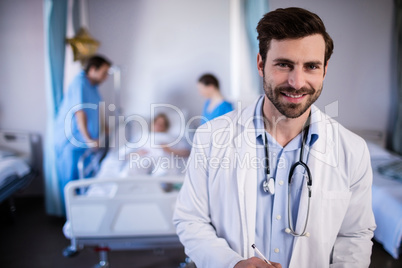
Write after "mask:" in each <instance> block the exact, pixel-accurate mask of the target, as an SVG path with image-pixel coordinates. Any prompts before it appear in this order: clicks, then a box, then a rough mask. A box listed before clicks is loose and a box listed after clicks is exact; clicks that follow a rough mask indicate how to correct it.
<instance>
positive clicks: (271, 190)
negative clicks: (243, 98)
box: [173, 8, 375, 268]
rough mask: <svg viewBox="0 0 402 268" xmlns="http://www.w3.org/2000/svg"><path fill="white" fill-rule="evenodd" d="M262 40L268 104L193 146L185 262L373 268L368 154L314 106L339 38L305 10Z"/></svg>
mask: <svg viewBox="0 0 402 268" xmlns="http://www.w3.org/2000/svg"><path fill="white" fill-rule="evenodd" d="M257 31H258V40H259V54H258V56H257V65H258V72H259V74H260V76H261V77H263V84H264V91H265V95H264V96H262V97H260V98H259V99H258V100H257V101H256V102H255V103H254V105H252V106H250V107H246V108H245V109H242V110H241V109H239V110H237V111H233V112H231V113H229V114H226V115H224V116H221V117H218V118H216V119H215V120H213V121H210V122H208V123H206V124H204V125H202V126H201V127H200V128H199V129H198V130H197V132H196V134H195V137H194V144H193V149H192V152H191V155H190V160H189V168H188V172H187V175H186V179H185V182H184V184H183V187H182V189H181V192H180V195H179V197H178V200H177V204H176V210H175V214H174V218H173V221H174V223H175V225H176V228H177V233H178V235H179V237H180V240H181V242H182V243H183V245H184V247H185V251H186V254H187V255H188V256H189V257H190V258H191V259H192V260H193V261H194V262H195V264H196V265H197V267H213V268H217V267H218V268H220V267H222V268H223V267H236V268H241V267H292V268H295V267H301V268H305V267H316V268H325V267H353V268H356V267H368V266H369V263H370V255H371V248H372V242H371V238H372V237H373V231H374V229H375V222H374V216H373V212H372V208H371V182H372V171H371V166H370V160H369V153H368V149H367V146H366V144H365V142H364V140H363V139H361V138H360V137H358V136H356V135H355V134H353V133H352V132H350V131H348V130H347V129H345V128H343V127H342V126H341V125H339V124H338V123H337V122H336V121H335V120H333V119H331V118H329V117H328V116H327V115H325V114H324V113H322V112H321V111H320V110H319V109H318V108H317V107H315V106H314V105H313V103H314V102H315V101H316V100H317V98H318V97H319V95H320V94H321V91H322V88H323V81H324V78H325V75H326V72H327V68H328V60H329V58H330V56H331V54H332V50H333V42H332V39H331V37H330V36H329V35H328V33H327V32H326V30H325V26H324V24H323V22H322V21H321V19H320V18H319V17H318V16H317V15H316V14H314V13H311V12H309V11H307V10H304V9H301V8H287V9H278V10H275V11H272V12H270V13H267V14H266V15H265V16H264V17H263V18H262V19H261V21H260V22H259V23H258V26H257ZM252 245H254V246H256V248H257V249H258V250H259V251H258V250H256V249H254V248H252ZM260 253H261V254H260Z"/></svg>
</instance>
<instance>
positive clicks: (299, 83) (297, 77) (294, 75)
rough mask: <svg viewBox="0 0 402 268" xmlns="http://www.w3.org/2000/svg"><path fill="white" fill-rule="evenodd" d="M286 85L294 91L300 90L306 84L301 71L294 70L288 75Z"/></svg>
mask: <svg viewBox="0 0 402 268" xmlns="http://www.w3.org/2000/svg"><path fill="white" fill-rule="evenodd" d="M288 83H289V85H290V86H291V87H293V88H294V89H296V90H297V89H301V88H302V87H304V85H305V84H306V79H305V77H304V73H303V70H297V69H294V70H292V72H290V73H289V77H288Z"/></svg>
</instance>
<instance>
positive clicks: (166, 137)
mask: <svg viewBox="0 0 402 268" xmlns="http://www.w3.org/2000/svg"><path fill="white" fill-rule="evenodd" d="M169 128H170V121H169V119H168V117H167V116H166V114H163V113H161V114H158V115H157V116H155V118H154V119H153V121H152V124H151V128H150V132H149V133H146V135H148V137H147V142H146V143H145V144H144V145H143V146H141V147H140V148H128V147H124V148H121V149H120V150H119V151H115V152H111V153H109V154H108V156H107V157H106V158H105V159H104V160H103V163H102V165H101V168H100V170H99V172H98V174H97V176H96V177H98V178H106V177H107V178H110V177H132V176H134V175H145V174H148V175H152V176H163V175H175V174H180V173H181V172H183V171H184V169H185V164H186V158H187V157H188V155H189V154H190V149H189V146H188V145H187V144H186V143H185V142H183V141H180V140H178V139H177V137H175V136H173V135H171V134H170V133H169ZM122 150H123V151H124V152H123V153H122ZM122 155H123V158H122V157H121V156H122Z"/></svg>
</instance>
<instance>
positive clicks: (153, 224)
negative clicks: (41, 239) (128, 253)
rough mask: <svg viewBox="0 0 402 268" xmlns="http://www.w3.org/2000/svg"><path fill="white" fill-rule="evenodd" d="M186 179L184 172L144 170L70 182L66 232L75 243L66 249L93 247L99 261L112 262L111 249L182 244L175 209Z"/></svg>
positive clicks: (101, 263)
mask: <svg viewBox="0 0 402 268" xmlns="http://www.w3.org/2000/svg"><path fill="white" fill-rule="evenodd" d="M182 181H183V176H165V177H152V176H149V175H142V176H137V177H133V178H117V179H116V178H115V179H113V178H112V179H107V178H102V179H96V178H95V179H85V180H79V181H72V182H69V183H68V184H67V186H66V188H65V198H66V213H67V223H68V224H69V226H65V228H64V229H65V230H64V233H65V234H66V236H67V237H69V238H70V240H71V245H70V246H69V247H68V248H67V249H66V250H65V251H64V254H65V255H67V256H69V255H73V254H75V253H77V252H78V251H79V250H80V249H82V248H84V247H94V248H96V250H97V251H98V252H99V256H100V262H99V265H98V267H108V259H107V252H108V251H110V250H128V249H130V250H132V249H155V250H156V249H164V248H170V247H181V244H180V241H179V239H178V237H177V235H176V231H175V228H174V226H173V224H172V215H173V210H174V206H175V202H176V197H177V194H178V190H179V188H180V185H181V183H182ZM82 192H84V193H82ZM66 229H67V230H66Z"/></svg>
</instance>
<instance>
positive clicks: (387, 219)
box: [367, 141, 402, 259]
mask: <svg viewBox="0 0 402 268" xmlns="http://www.w3.org/2000/svg"><path fill="white" fill-rule="evenodd" d="M367 144H368V147H369V151H370V157H371V164H372V168H373V187H372V193H373V211H374V216H375V220H376V224H377V229H376V230H375V232H374V239H375V240H376V241H378V242H380V243H381V244H382V245H383V247H384V249H385V250H386V251H387V252H388V253H389V254H391V255H392V257H394V258H395V259H398V257H399V255H400V254H401V242H402V157H400V156H397V155H395V154H392V153H391V152H389V151H387V150H386V149H384V148H383V147H382V146H379V145H378V144H376V143H374V142H372V141H368V143H367ZM391 165H394V171H393V170H391V169H389V170H387V169H388V167H390V166H391ZM398 166H399V176H400V178H399V179H398V178H397V177H395V176H390V175H387V173H390V172H398V171H397V170H396V169H395V168H398Z"/></svg>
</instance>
